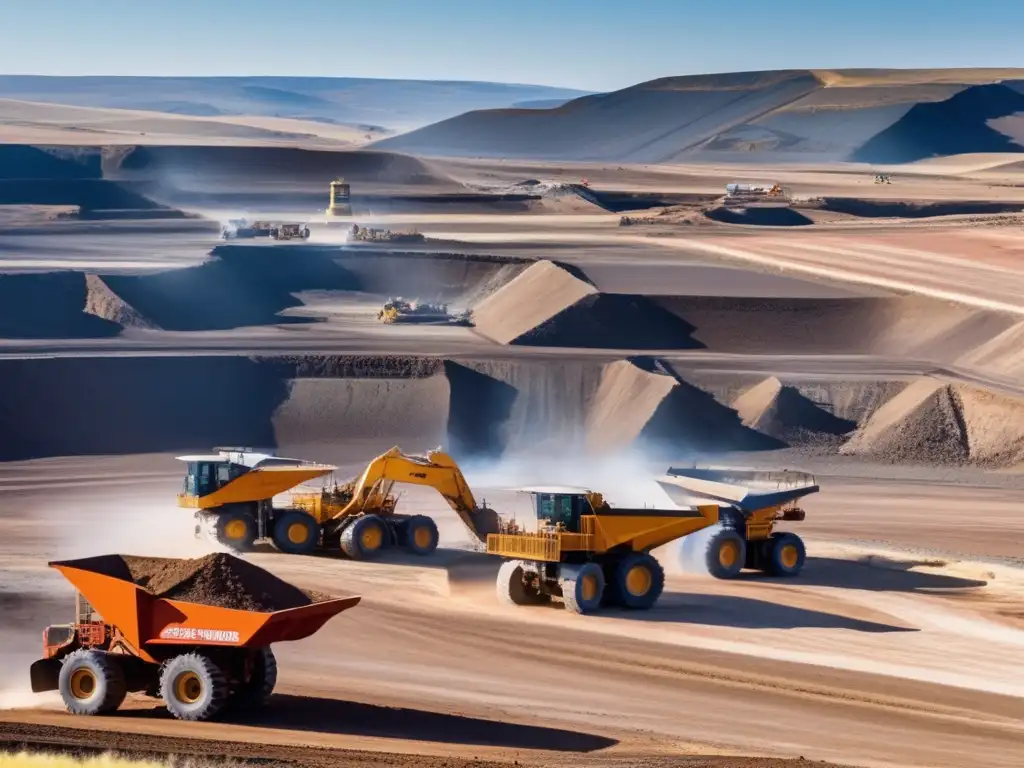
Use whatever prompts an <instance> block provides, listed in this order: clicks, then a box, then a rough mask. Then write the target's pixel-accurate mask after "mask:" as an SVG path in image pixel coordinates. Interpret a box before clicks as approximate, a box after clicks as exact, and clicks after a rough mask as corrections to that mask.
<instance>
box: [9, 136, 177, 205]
mask: <svg viewBox="0 0 1024 768" xmlns="http://www.w3.org/2000/svg"><path fill="white" fill-rule="evenodd" d="M0 205H69V206H77V207H78V208H80V209H81V211H82V212H83V213H85V214H91V213H92V212H95V211H110V210H125V211H128V210H130V211H136V212H140V211H151V212H154V213H163V214H166V213H167V212H168V209H166V208H164V207H163V206H160V205H158V204H157V203H155V202H153V201H152V200H150V199H149V198H147V197H144V196H143V195H141V194H138V193H137V192H135V191H133V190H132V189H130V188H129V187H126V186H124V185H122V184H117V183H115V182H112V181H109V180H107V179H105V178H103V170H102V162H101V151H100V150H98V149H93V148H88V149H67V148H60V147H33V146H26V145H19V144H7V145H3V146H0Z"/></svg>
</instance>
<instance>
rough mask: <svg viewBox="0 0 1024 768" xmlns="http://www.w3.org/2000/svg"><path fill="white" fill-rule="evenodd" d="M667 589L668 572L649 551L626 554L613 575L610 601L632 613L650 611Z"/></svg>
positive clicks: (609, 592)
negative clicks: (666, 576) (666, 575)
mask: <svg viewBox="0 0 1024 768" xmlns="http://www.w3.org/2000/svg"><path fill="white" fill-rule="evenodd" d="M664 590H665V569H663V568H662V567H661V563H659V562H658V561H657V560H655V559H654V557H652V556H651V555H649V554H648V553H646V552H633V553H630V554H628V555H626V556H625V557H624V558H623V559H622V560H620V561H619V562H618V563H617V564H616V565H615V568H614V570H612V572H611V578H610V579H609V582H608V588H607V602H608V604H609V605H617V606H621V607H623V608H630V609H633V610H640V611H643V610H647V609H648V608H651V607H652V606H653V605H654V604H655V603H656V602H658V598H659V597H661V593H662V592H663V591H664Z"/></svg>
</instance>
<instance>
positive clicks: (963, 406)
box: [841, 378, 1024, 467]
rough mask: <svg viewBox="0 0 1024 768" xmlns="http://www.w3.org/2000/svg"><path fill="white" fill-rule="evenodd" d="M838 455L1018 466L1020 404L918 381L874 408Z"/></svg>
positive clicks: (1023, 406)
mask: <svg viewBox="0 0 1024 768" xmlns="http://www.w3.org/2000/svg"><path fill="white" fill-rule="evenodd" d="M841 450H842V452H843V453H850V454H858V455H863V456H870V457H871V458H874V459H879V460H883V461H887V462H892V463H904V462H927V463H936V464H977V465H981V466H991V467H1006V466H1014V465H1017V464H1020V463H1021V462H1024V400H1021V399H1018V398H1012V397H1006V396H1002V395H997V394H994V393H992V392H987V391H985V390H982V389H979V388H976V387H971V386H967V385H963V384H947V383H944V382H942V381H938V380H936V379H930V378H922V379H918V380H916V381H913V382H912V383H910V384H908V385H907V387H906V388H905V389H904V390H903V391H902V392H900V393H899V394H898V395H896V396H895V397H893V398H892V399H891V400H889V401H888V402H886V403H885V404H884V405H883V406H882V407H881V408H879V409H878V410H877V411H876V412H875V413H874V415H872V417H871V418H870V419H868V420H867V421H866V422H865V423H864V424H862V425H861V426H860V428H859V429H858V430H857V431H856V432H855V433H854V434H853V436H852V437H851V438H850V440H849V441H848V442H847V443H846V444H845V445H844V446H843V447H842V449H841Z"/></svg>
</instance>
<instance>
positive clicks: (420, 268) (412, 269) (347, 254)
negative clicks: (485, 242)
mask: <svg viewBox="0 0 1024 768" xmlns="http://www.w3.org/2000/svg"><path fill="white" fill-rule="evenodd" d="M335 261H336V262H337V263H338V264H340V265H341V266H342V267H343V268H344V269H346V270H348V272H350V273H351V274H352V275H353V276H354V277H355V279H356V280H357V281H358V285H359V290H361V291H366V292H368V293H378V294H381V295H385V296H402V297H404V298H407V299H420V300H423V301H434V300H443V301H457V302H459V303H460V304H467V305H468V304H473V303H476V302H479V301H482V300H483V299H484V298H485V297H487V296H489V295H490V294H491V293H493V292H494V291H496V290H497V289H499V288H500V287H501V286H503V285H505V284H506V283H508V282H509V281H511V280H512V279H513V278H515V277H516V276H517V275H518V274H519V273H521V272H522V271H523V270H525V269H526V268H527V267H528V266H529V265H530V264H531V263H532V262H530V261H527V260H525V259H517V258H511V257H508V258H506V257H500V256H466V255H463V254H450V255H448V254H444V255H436V254H419V253H408V254H407V253H394V252H389V251H363V250H359V251H343V252H342V253H341V255H340V256H339V257H337V258H336V259H335Z"/></svg>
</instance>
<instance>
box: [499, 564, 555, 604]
mask: <svg viewBox="0 0 1024 768" xmlns="http://www.w3.org/2000/svg"><path fill="white" fill-rule="evenodd" d="M523 575H524V569H523V563H522V561H520V560H506V561H505V562H504V563H502V564H501V568H499V569H498V578H497V580H496V582H495V584H496V587H497V593H498V602H500V603H503V604H505V605H546V604H547V603H550V602H551V595H548V594H545V593H543V592H540V591H538V590H537V589H534V588H532V587H531V586H530V585H529V584H527V583H526V581H525V580H524V579H523Z"/></svg>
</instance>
